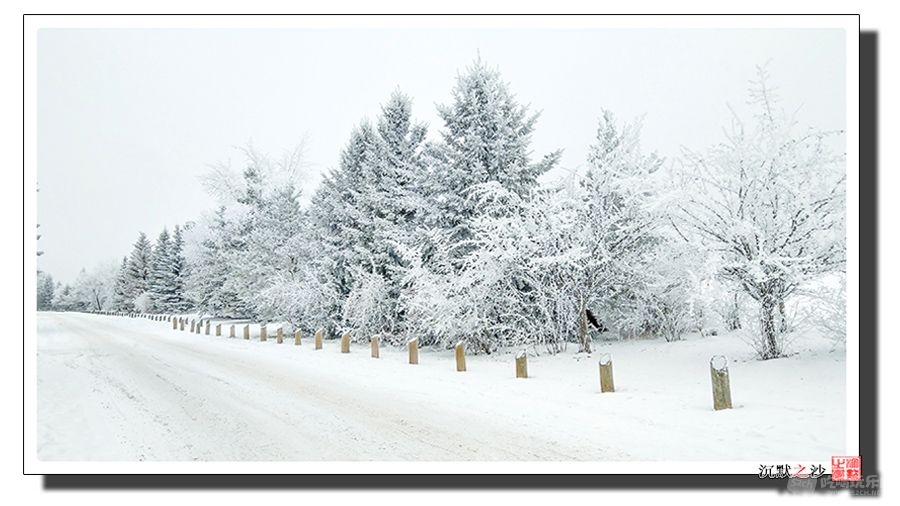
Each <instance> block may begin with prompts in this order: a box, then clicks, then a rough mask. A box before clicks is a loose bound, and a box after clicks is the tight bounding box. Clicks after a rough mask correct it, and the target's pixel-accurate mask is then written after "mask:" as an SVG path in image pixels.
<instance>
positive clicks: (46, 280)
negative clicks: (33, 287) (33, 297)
mask: <svg viewBox="0 0 900 506" xmlns="http://www.w3.org/2000/svg"><path fill="white" fill-rule="evenodd" d="M54 288H55V285H54V283H53V276H51V275H50V274H48V273H46V272H42V271H38V276H37V310H38V311H48V310H50V309H52V307H53V291H54Z"/></svg>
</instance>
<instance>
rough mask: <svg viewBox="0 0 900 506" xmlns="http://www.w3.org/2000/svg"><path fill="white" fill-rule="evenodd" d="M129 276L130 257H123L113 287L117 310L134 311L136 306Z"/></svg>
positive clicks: (114, 307)
mask: <svg viewBox="0 0 900 506" xmlns="http://www.w3.org/2000/svg"><path fill="white" fill-rule="evenodd" d="M128 276H129V274H128V257H123V258H122V266H121V267H120V268H119V271H118V273H117V274H116V282H115V287H114V288H113V310H115V311H132V310H133V308H134V298H133V297H132V295H131V287H130V281H129V277H128Z"/></svg>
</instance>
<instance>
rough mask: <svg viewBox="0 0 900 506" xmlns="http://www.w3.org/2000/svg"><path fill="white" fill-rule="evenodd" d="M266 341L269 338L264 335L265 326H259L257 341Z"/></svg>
mask: <svg viewBox="0 0 900 506" xmlns="http://www.w3.org/2000/svg"><path fill="white" fill-rule="evenodd" d="M268 339H269V336H268V335H267V334H266V326H265V325H260V326H259V340H260V342H265V341H268Z"/></svg>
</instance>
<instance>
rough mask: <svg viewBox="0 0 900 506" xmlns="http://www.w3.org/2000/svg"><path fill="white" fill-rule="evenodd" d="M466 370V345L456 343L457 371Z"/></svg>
mask: <svg viewBox="0 0 900 506" xmlns="http://www.w3.org/2000/svg"><path fill="white" fill-rule="evenodd" d="M465 370H466V344H465V343H463V342H462V341H460V342H458V343H456V371H457V372H464V371H465Z"/></svg>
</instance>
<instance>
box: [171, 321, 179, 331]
mask: <svg viewBox="0 0 900 506" xmlns="http://www.w3.org/2000/svg"><path fill="white" fill-rule="evenodd" d="M172 330H178V322H177V321H176V320H175V319H173V320H172Z"/></svg>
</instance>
